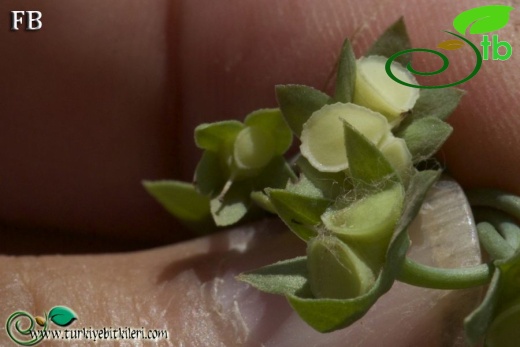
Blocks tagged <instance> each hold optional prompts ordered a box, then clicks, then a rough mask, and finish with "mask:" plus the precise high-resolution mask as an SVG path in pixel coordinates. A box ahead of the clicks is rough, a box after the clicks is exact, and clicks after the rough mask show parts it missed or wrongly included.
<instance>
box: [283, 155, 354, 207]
mask: <svg viewBox="0 0 520 347" xmlns="http://www.w3.org/2000/svg"><path fill="white" fill-rule="evenodd" d="M296 165H297V166H298V167H299V169H300V171H301V178H300V181H299V182H298V183H297V184H295V185H294V187H288V188H287V189H288V190H291V191H293V192H295V193H298V194H303V195H309V196H318V195H315V194H316V192H320V193H319V197H323V198H325V199H332V200H334V199H336V197H338V196H339V195H341V194H344V193H345V192H346V191H348V190H350V189H352V184H351V182H350V181H349V180H348V179H347V177H346V175H345V173H344V172H321V171H319V170H317V169H316V168H315V167H314V166H312V165H311V164H310V163H309V161H308V160H307V159H306V158H305V157H304V156H301V155H300V156H299V157H298V159H296Z"/></svg>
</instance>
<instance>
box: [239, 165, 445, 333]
mask: <svg viewBox="0 0 520 347" xmlns="http://www.w3.org/2000/svg"><path fill="white" fill-rule="evenodd" d="M439 175H440V173H439V172H437V171H422V172H418V173H416V174H415V175H414V176H413V177H412V178H411V182H410V185H409V189H408V191H407V195H406V198H405V203H404V209H403V210H404V212H403V214H402V216H401V218H400V220H399V222H398V224H397V227H396V230H395V232H394V235H393V238H392V241H391V244H390V246H389V249H388V252H387V256H386V259H387V261H386V263H385V265H384V267H383V269H382V271H381V273H380V274H379V276H378V278H377V280H376V282H375V284H374V286H373V287H372V288H371V289H370V290H369V291H368V292H367V293H366V294H363V295H360V296H358V297H356V298H351V299H316V298H314V297H313V296H312V294H311V293H310V291H309V289H308V284H307V282H306V281H305V278H308V272H307V271H306V270H305V268H304V265H303V264H299V266H300V267H299V271H285V272H284V271H279V270H278V271H273V272H271V270H270V268H269V267H265V268H262V276H263V277H262V278H261V279H257V278H254V280H249V281H248V283H250V284H252V285H253V286H255V287H257V288H258V289H260V290H264V291H267V292H270V293H276V294H284V295H286V297H287V299H288V300H289V303H290V304H291V306H292V307H293V308H294V309H295V311H296V312H297V313H298V314H299V315H300V317H301V318H302V319H303V320H304V321H305V322H307V323H308V324H309V325H310V326H312V327H313V328H314V329H316V330H318V331H320V332H329V331H334V330H337V329H341V328H344V327H346V326H348V325H350V324H352V323H354V322H355V321H356V320H358V319H359V318H361V317H362V316H363V315H364V314H365V313H366V312H367V311H368V310H369V309H370V307H371V306H372V305H373V304H374V303H375V302H376V301H377V299H378V298H379V297H380V296H381V295H383V294H384V293H386V292H387V291H388V290H389V289H390V288H391V287H392V284H393V282H394V280H395V278H396V276H397V274H398V273H399V271H400V268H401V265H402V263H403V261H404V259H405V257H406V252H407V250H408V247H409V245H410V240H409V238H408V235H407V233H406V230H407V228H408V226H409V225H410V223H411V222H412V220H413V219H414V218H415V217H416V216H417V214H418V212H419V209H420V207H421V205H422V202H423V201H424V198H425V196H426V193H427V191H428V190H429V188H430V187H431V185H432V184H433V183H434V182H435V181H436V180H437V179H438V177H439ZM304 259H305V258H298V259H297V260H298V261H301V262H303V261H304ZM293 261H295V260H293ZM288 262H290V261H288ZM275 265H277V264H275ZM256 272H258V270H256V271H254V272H253V273H256ZM295 273H297V274H298V275H297V276H298V279H297V281H296V283H297V284H296V285H295V284H294V283H295V281H293V282H291V280H293V278H294V277H293V276H294V274H295ZM271 274H272V275H273V277H269V276H271ZM274 275H276V276H278V277H275V276H274ZM285 276H287V278H285ZM264 279H265V280H264Z"/></svg>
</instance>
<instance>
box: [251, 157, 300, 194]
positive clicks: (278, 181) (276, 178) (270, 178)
mask: <svg viewBox="0 0 520 347" xmlns="http://www.w3.org/2000/svg"><path fill="white" fill-rule="evenodd" d="M296 179H297V177H296V174H295V173H294V171H293V170H292V169H291V167H290V166H289V164H288V163H287V162H286V161H285V159H284V157H282V156H276V157H274V158H273V159H272V160H271V162H269V164H267V166H266V167H265V168H263V169H262V171H261V172H260V173H258V175H256V177H254V179H253V188H254V190H263V189H264V188H284V187H285V186H287V183H288V182H290V181H296Z"/></svg>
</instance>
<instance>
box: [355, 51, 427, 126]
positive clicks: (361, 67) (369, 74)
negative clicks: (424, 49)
mask: <svg viewBox="0 0 520 347" xmlns="http://www.w3.org/2000/svg"><path fill="white" fill-rule="evenodd" d="M386 61H387V58H385V57H382V56H378V55H373V56H368V57H364V58H360V59H359V60H358V61H357V70H356V82H355V89H354V103H356V104H358V105H362V106H365V107H368V108H370V109H372V110H374V111H377V112H380V113H381V114H383V115H384V116H385V117H387V118H388V121H389V122H390V124H391V125H392V126H395V125H397V124H399V122H400V121H401V119H402V116H403V114H405V113H406V112H408V111H410V110H411V109H412V108H413V106H414V105H415V102H416V101H417V99H418V98H419V89H417V88H411V87H407V86H404V85H402V84H399V83H397V82H395V81H394V80H392V79H391V78H390V77H389V76H388V74H387V73H386V70H385V64H386ZM391 69H392V72H393V73H394V75H395V76H396V77H397V78H399V79H400V80H402V81H404V82H407V83H411V84H418V83H417V81H416V79H415V77H414V76H413V75H412V74H411V73H410V72H409V71H408V70H407V69H405V68H404V67H403V66H402V65H401V64H399V63H397V62H395V61H394V62H393V63H392V65H391Z"/></svg>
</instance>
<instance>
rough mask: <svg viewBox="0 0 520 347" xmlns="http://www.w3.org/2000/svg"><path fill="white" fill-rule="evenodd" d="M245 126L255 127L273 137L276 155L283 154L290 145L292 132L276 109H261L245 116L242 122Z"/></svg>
mask: <svg viewBox="0 0 520 347" xmlns="http://www.w3.org/2000/svg"><path fill="white" fill-rule="evenodd" d="M244 123H245V125H247V126H257V127H260V128H262V130H264V131H265V132H266V133H268V134H270V135H272V136H273V138H274V140H275V142H276V145H275V148H276V152H275V153H276V154H278V155H282V154H284V153H285V152H286V151H287V150H288V149H289V147H290V146H291V143H292V132H291V129H290V128H289V126H288V125H287V123H286V122H285V120H284V118H283V116H282V112H281V111H280V110H279V109H277V108H274V109H261V110H257V111H254V112H252V113H250V114H249V115H247V117H246V119H245V120H244Z"/></svg>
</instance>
